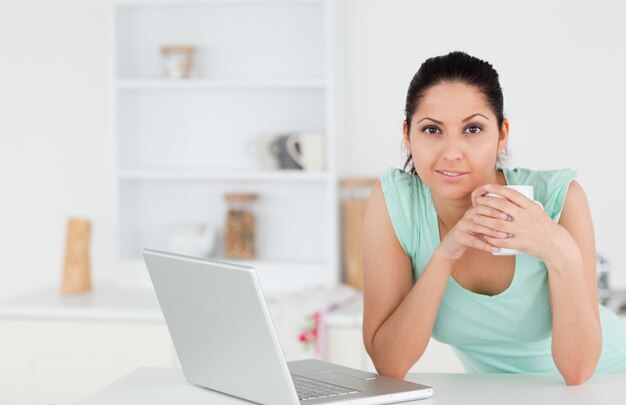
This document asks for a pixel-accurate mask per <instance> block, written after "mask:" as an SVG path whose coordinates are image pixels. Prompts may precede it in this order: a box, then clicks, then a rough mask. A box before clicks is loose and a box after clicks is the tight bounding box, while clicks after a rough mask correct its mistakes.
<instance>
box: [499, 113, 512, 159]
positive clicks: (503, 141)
mask: <svg viewBox="0 0 626 405" xmlns="http://www.w3.org/2000/svg"><path fill="white" fill-rule="evenodd" d="M508 143H509V120H507V119H506V118H505V119H504V120H503V121H502V130H501V131H500V137H499V139H498V155H499V154H501V153H503V152H504V149H505V148H506V145H507V144H508Z"/></svg>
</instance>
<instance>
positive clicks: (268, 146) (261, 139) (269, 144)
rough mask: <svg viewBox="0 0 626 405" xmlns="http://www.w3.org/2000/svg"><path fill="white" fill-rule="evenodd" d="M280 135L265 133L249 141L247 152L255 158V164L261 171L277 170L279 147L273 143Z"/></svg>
mask: <svg viewBox="0 0 626 405" xmlns="http://www.w3.org/2000/svg"><path fill="white" fill-rule="evenodd" d="M281 135H282V134H280V133H265V134H259V135H257V136H256V137H255V138H252V139H250V140H249V142H248V151H249V152H250V154H251V155H252V156H254V157H255V158H256V160H257V164H258V166H259V167H260V168H261V169H267V170H273V169H278V168H279V164H278V160H279V159H278V154H279V147H278V145H277V144H276V143H275V141H276V139H278V138H279V137H280V136H281Z"/></svg>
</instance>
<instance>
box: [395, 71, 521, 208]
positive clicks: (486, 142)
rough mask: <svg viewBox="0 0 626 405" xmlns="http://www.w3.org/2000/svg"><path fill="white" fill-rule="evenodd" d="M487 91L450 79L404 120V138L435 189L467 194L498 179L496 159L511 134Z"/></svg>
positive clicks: (418, 167) (458, 195)
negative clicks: (409, 126)
mask: <svg viewBox="0 0 626 405" xmlns="http://www.w3.org/2000/svg"><path fill="white" fill-rule="evenodd" d="M508 127H509V124H508V121H507V120H506V119H505V120H504V123H503V125H502V132H499V130H498V121H497V118H496V116H495V114H494V113H493V111H492V110H491V108H490V107H489V105H488V104H487V102H486V99H485V96H484V95H483V94H482V93H481V92H480V91H479V90H478V89H477V88H476V87H473V86H469V85H467V84H465V83H460V82H444V83H441V84H438V85H435V86H433V87H431V88H430V89H429V90H428V91H427V93H426V94H425V95H424V97H423V98H422V99H421V100H420V102H419V105H418V108H417V110H416V111H415V113H414V114H413V117H411V129H410V133H407V130H408V128H407V125H406V122H405V123H404V141H405V145H406V147H407V149H409V150H410V151H411V154H412V155H413V164H414V165H415V170H416V172H417V174H418V175H419V176H420V178H421V179H422V180H423V181H424V182H425V183H426V184H427V185H428V186H429V187H430V188H431V190H432V191H433V193H435V194H437V195H439V196H441V197H443V198H446V199H463V198H467V196H468V195H469V194H471V192H472V191H473V190H474V189H475V188H476V187H478V186H480V185H482V184H485V183H495V182H496V172H495V166H496V159H497V156H498V154H499V153H501V152H502V151H504V148H505V146H506V142H507V139H508Z"/></svg>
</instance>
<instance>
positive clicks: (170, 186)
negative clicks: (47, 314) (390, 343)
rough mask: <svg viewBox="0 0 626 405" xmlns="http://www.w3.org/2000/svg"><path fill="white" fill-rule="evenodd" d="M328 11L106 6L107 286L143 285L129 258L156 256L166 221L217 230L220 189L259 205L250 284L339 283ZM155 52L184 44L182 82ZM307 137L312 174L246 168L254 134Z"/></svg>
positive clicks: (215, 4)
mask: <svg viewBox="0 0 626 405" xmlns="http://www.w3.org/2000/svg"><path fill="white" fill-rule="evenodd" d="M333 16H334V11H333V2H332V1H329V0H229V1H226V0H219V1H218V0H213V1H211V0H206V1H199V0H195V1H184V0H181V1H176V0H154V1H151V0H141V1H139V0H132V1H131V0H117V1H115V0H114V1H111V8H110V17H111V18H110V20H111V32H112V35H113V37H112V39H111V60H112V66H111V69H110V71H111V76H112V77H111V83H112V85H111V100H112V103H111V116H112V118H113V119H112V122H113V125H112V143H113V151H114V153H113V156H114V162H113V168H114V170H113V173H114V175H113V181H114V183H115V184H114V187H113V188H114V190H115V193H116V195H115V201H116V210H115V213H116V214H115V215H116V221H115V222H116V224H117V229H116V231H115V233H116V235H117V237H118V244H117V245H118V250H119V251H118V256H119V259H120V263H119V266H118V267H119V271H118V272H117V275H116V278H115V279H116V280H117V281H118V282H119V283H120V284H123V285H130V284H132V285H135V284H137V283H139V284H140V285H145V286H146V287H149V282H148V278H147V273H146V270H145V268H144V266H143V263H142V262H141V258H140V251H141V249H142V248H144V247H146V248H154V249H164V250H167V249H168V246H167V237H168V233H169V232H171V230H172V228H173V227H174V226H176V224H179V223H184V222H190V221H194V222H206V223H210V224H213V225H217V226H218V227H219V228H220V229H221V230H223V229H224V225H225V224H224V222H225V217H226V204H225V202H224V200H223V195H224V194H225V193H231V192H254V193H258V194H259V196H260V198H259V200H258V201H257V202H256V204H255V212H256V220H257V231H256V239H257V258H256V259H255V260H254V261H249V262H244V263H248V264H251V265H254V266H255V267H257V269H258V271H259V275H260V277H261V282H262V284H263V286H264V288H266V289H267V290H268V291H272V292H280V291H293V290H297V289H299V288H304V287H307V286H314V285H319V284H329V283H333V282H337V281H338V280H339V273H340V272H339V245H340V242H339V228H338V207H339V205H338V196H337V174H336V167H335V147H336V142H337V139H336V137H337V133H336V131H335V128H336V124H335V123H334V119H335V117H334V114H333V112H334V105H333V101H334V77H333V71H334V69H333V66H334V65H333V63H334V62H333V53H334V50H333V47H332V45H333V40H332V38H333V36H334V32H333V23H334V22H333ZM165 44H192V45H194V46H196V48H197V50H198V51H197V52H196V55H195V58H194V64H195V70H194V73H193V75H192V77H190V78H188V79H180V80H172V79H167V78H164V77H163V75H162V67H163V62H162V59H161V53H160V47H161V46H162V45H165ZM307 131H311V132H322V133H324V134H325V135H326V139H327V142H326V144H327V147H326V154H327V168H326V170H325V171H323V172H306V171H301V170H262V169H261V168H259V167H258V165H257V162H256V160H255V157H254V156H253V154H252V153H251V152H250V149H251V145H252V144H253V142H254V139H255V138H256V136H257V135H260V134H264V133H290V132H307ZM215 257H216V258H219V259H221V258H222V251H221V246H218V252H217V254H216V255H215Z"/></svg>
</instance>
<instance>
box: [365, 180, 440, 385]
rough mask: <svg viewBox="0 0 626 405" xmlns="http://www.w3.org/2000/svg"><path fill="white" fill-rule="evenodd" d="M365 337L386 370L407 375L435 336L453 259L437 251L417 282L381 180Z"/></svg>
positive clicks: (371, 208)
mask: <svg viewBox="0 0 626 405" xmlns="http://www.w3.org/2000/svg"><path fill="white" fill-rule="evenodd" d="M362 257H363V293H364V314H363V340H364V343H365V348H366V350H367V353H368V354H369V355H370V357H371V358H372V361H373V362H374V365H375V366H376V370H377V371H378V372H379V373H380V374H384V375H388V376H392V377H397V378H404V376H405V375H406V373H407V372H408V371H409V369H410V368H411V367H412V366H413V364H415V362H416V361H417V360H418V359H419V358H420V357H421V356H422V354H423V353H424V350H425V349H426V346H427V345H428V341H429V340H430V337H431V334H432V330H433V326H434V324H435V320H436V318H437V312H438V310H439V305H440V303H441V299H442V297H443V294H444V292H445V290H446V286H447V284H448V278H449V276H450V273H451V271H452V262H451V261H449V260H447V259H440V258H439V256H438V254H437V253H436V254H435V255H434V256H433V258H432V259H431V261H430V262H429V264H428V265H427V266H426V268H425V269H424V271H423V273H422V274H421V276H420V277H419V279H418V280H417V282H416V283H415V285H414V286H413V287H411V284H412V277H413V270H412V265H411V260H410V259H409V257H408V255H407V254H406V252H405V251H404V249H403V248H402V246H401V245H400V242H399V241H398V239H397V238H396V234H395V232H394V229H393V226H392V224H391V220H390V218H389V214H388V212H387V207H386V204H385V200H384V196H383V192H382V188H381V185H380V182H378V183H377V184H376V186H375V187H374V190H373V192H372V196H371V197H370V200H369V202H368V206H367V211H366V214H365V219H364V222H363V239H362Z"/></svg>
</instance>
